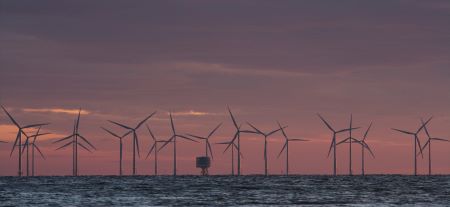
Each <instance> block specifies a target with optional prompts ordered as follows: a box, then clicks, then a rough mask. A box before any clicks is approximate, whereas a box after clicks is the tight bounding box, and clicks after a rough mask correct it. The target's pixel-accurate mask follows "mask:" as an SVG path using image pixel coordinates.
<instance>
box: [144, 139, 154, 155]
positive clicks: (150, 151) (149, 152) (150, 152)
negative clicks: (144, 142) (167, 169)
mask: <svg viewBox="0 0 450 207" xmlns="http://www.w3.org/2000/svg"><path fill="white" fill-rule="evenodd" d="M155 146H156V142H155V143H153V145H152V147H151V148H150V150H149V151H148V154H147V157H145V159H148V157H150V154H152V152H153V150H154V149H155Z"/></svg>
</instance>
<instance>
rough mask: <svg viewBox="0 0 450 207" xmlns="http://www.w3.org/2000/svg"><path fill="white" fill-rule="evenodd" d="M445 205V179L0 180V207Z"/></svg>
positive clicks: (448, 179)
mask: <svg viewBox="0 0 450 207" xmlns="http://www.w3.org/2000/svg"><path fill="white" fill-rule="evenodd" d="M236 205H251V206H255V205H259V206H268V205H282V206H297V205H304V206H336V205H337V206H397V205H404V206H412V205H418V206H450V176H431V177H428V176H418V177H413V176H400V175H398V176H397V175H386V176H366V177H362V176H353V177H348V176H338V177H331V176H288V177H286V176H269V177H264V176H241V177H232V176H209V177H200V176H178V177H171V176H156V177H155V176H135V177H133V176H125V177H118V176H82V177H29V178H26V177H22V178H18V177H0V206H236Z"/></svg>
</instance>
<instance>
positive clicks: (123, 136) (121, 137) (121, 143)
mask: <svg viewBox="0 0 450 207" xmlns="http://www.w3.org/2000/svg"><path fill="white" fill-rule="evenodd" d="M101 128H102V129H103V130H105V131H106V132H108V133H109V134H111V135H112V136H114V137H116V138H118V139H119V151H120V153H119V175H120V176H122V175H123V172H122V160H123V159H122V155H123V153H122V149H123V138H125V137H126V136H127V135H128V134H130V132H127V133H125V134H124V135H122V136H119V135H117V134H116V133H114V132H112V131H110V130H108V129H106V128H103V127H101Z"/></svg>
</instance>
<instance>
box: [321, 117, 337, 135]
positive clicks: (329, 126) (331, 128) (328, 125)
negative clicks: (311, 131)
mask: <svg viewBox="0 0 450 207" xmlns="http://www.w3.org/2000/svg"><path fill="white" fill-rule="evenodd" d="M317 116H319V118H320V119H321V120H322V121H323V123H324V124H325V125H326V126H327V127H328V129H330V130H331V131H332V132H335V131H334V129H333V127H331V125H330V124H328V122H327V121H325V119H324V118H323V117H322V116H321V115H320V114H317Z"/></svg>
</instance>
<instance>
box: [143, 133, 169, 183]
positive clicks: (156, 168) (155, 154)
mask: <svg viewBox="0 0 450 207" xmlns="http://www.w3.org/2000/svg"><path fill="white" fill-rule="evenodd" d="M146 127H147V130H148V133H150V135H151V136H152V140H153V145H152V146H151V147H150V150H149V151H148V154H147V157H146V159H147V158H148V157H149V156H150V154H151V153H152V152H154V156H155V161H154V162H155V163H154V165H155V166H154V168H155V169H154V170H155V175H158V143H166V142H167V141H164V140H157V139H156V137H155V135H154V134H153V132H152V130H151V129H150V127H149V126H148V125H146Z"/></svg>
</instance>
